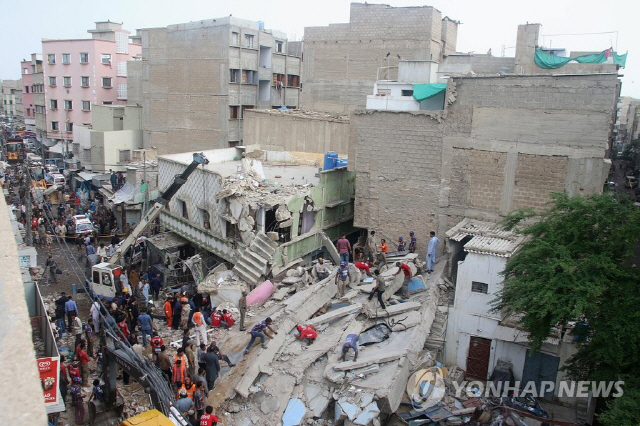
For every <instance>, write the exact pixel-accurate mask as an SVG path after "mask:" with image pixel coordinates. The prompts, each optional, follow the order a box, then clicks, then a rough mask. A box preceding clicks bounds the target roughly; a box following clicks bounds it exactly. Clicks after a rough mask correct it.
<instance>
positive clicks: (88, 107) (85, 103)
mask: <svg viewBox="0 0 640 426" xmlns="http://www.w3.org/2000/svg"><path fill="white" fill-rule="evenodd" d="M82 110H83V111H91V102H89V101H82Z"/></svg>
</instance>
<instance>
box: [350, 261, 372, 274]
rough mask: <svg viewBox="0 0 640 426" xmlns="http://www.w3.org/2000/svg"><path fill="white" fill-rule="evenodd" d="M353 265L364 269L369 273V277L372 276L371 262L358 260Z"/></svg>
mask: <svg viewBox="0 0 640 426" xmlns="http://www.w3.org/2000/svg"><path fill="white" fill-rule="evenodd" d="M353 265H354V266H355V267H356V268H358V269H359V270H361V271H364V273H365V274H367V276H368V277H370V276H371V270H370V269H369V264H368V263H364V262H356V263H354V264H353Z"/></svg>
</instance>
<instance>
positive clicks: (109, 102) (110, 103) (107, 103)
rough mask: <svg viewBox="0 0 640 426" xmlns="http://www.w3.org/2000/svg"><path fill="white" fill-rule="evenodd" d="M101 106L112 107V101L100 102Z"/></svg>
mask: <svg viewBox="0 0 640 426" xmlns="http://www.w3.org/2000/svg"><path fill="white" fill-rule="evenodd" d="M102 105H113V101H102Z"/></svg>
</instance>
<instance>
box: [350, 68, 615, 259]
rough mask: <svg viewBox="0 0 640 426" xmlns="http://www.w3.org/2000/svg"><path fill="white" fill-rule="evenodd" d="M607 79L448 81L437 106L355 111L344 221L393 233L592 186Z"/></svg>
mask: <svg viewBox="0 0 640 426" xmlns="http://www.w3.org/2000/svg"><path fill="white" fill-rule="evenodd" d="M617 90H618V78H617V76H616V75H605V74H603V75H578V76H575V75H573V76H553V77H551V76H503V77H456V78H452V79H451V80H450V82H449V86H448V89H447V96H448V98H449V100H451V99H452V97H453V98H455V101H453V103H450V104H449V105H448V107H447V109H446V110H445V111H444V112H441V113H438V114H434V113H421V112H387V111H371V110H369V111H359V112H355V113H353V114H352V116H351V142H350V151H351V152H350V155H349V159H350V161H349V168H350V169H351V170H354V171H355V172H356V174H357V176H358V185H357V187H356V200H355V215H354V225H355V226H358V227H363V228H371V229H378V230H381V231H383V232H384V233H385V234H386V235H389V236H393V238H396V237H397V236H399V235H407V234H408V232H409V230H414V231H416V234H417V237H418V252H419V253H420V254H421V256H423V255H424V254H425V252H426V245H427V242H428V232H429V231H431V230H434V231H436V233H438V234H442V233H443V232H444V231H445V230H446V229H449V228H450V227H452V226H454V225H455V224H456V223H457V221H459V220H460V219H461V218H463V217H469V218H478V219H482V220H494V221H495V220H499V219H500V218H501V217H503V216H504V215H506V214H507V213H509V212H510V211H512V210H514V209H516V208H523V207H532V208H536V209H541V208H544V206H545V204H546V203H547V202H548V201H549V200H550V193H551V192H553V191H562V190H567V191H569V192H570V193H571V194H594V193H600V192H601V191H602V185H603V183H604V179H605V177H606V174H607V172H608V168H609V161H608V160H605V149H606V148H607V144H608V141H609V133H610V129H611V126H612V124H613V123H612V114H613V111H614V109H615V102H616V95H617Z"/></svg>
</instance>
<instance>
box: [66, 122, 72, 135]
mask: <svg viewBox="0 0 640 426" xmlns="http://www.w3.org/2000/svg"><path fill="white" fill-rule="evenodd" d="M66 128H67V132H69V133H71V132H73V123H67V126H66Z"/></svg>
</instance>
